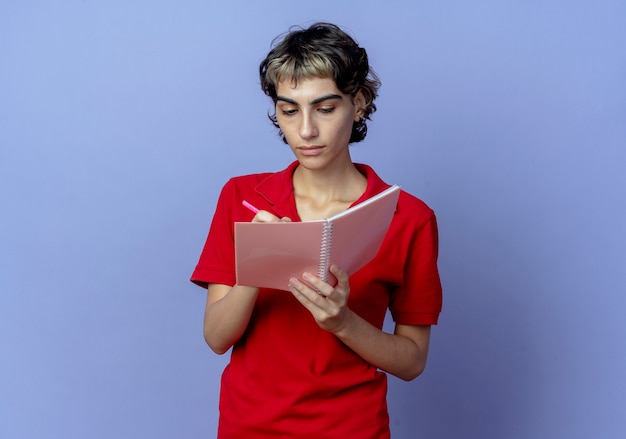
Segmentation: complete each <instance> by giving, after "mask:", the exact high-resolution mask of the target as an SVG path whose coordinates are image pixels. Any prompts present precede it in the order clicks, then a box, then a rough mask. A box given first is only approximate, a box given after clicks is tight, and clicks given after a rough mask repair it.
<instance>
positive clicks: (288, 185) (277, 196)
mask: <svg viewBox="0 0 626 439" xmlns="http://www.w3.org/2000/svg"><path fill="white" fill-rule="evenodd" d="M355 166H356V168H357V169H358V170H359V172H360V173H361V174H363V175H365V177H366V178H367V187H366V188H365V192H363V194H362V195H361V196H360V197H359V199H358V200H356V201H355V202H354V203H353V204H352V205H353V206H354V205H356V204H359V203H361V202H363V201H365V200H367V199H369V198H371V197H373V196H374V195H376V194H378V193H380V192H382V191H384V190H385V189H387V188H388V187H389V186H390V185H389V184H387V183H385V182H384V181H383V180H382V179H381V178H380V177H379V176H378V174H376V172H375V171H374V169H372V168H371V167H370V166H368V165H364V164H361V163H355ZM297 167H298V161H297V160H296V161H294V162H293V163H291V164H290V165H289V166H288V167H287V168H285V169H283V170H282V171H280V172H276V173H273V174H270V175H269V176H268V177H267V178H265V179H264V180H262V181H261V182H260V183H259V184H258V185H257V187H256V188H255V189H256V191H257V192H258V193H259V195H261V196H262V197H263V198H265V199H266V200H267V201H268V202H269V203H270V204H271V205H272V206H273V208H274V214H276V215H277V216H279V217H284V216H287V217H290V218H298V214H297V210H296V205H295V198H294V194H293V172H294V171H295V170H296V168H297Z"/></svg>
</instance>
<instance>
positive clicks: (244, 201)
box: [241, 200, 259, 213]
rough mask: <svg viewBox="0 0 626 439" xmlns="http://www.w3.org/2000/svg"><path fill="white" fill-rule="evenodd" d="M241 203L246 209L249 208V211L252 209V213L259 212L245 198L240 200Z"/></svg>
mask: <svg viewBox="0 0 626 439" xmlns="http://www.w3.org/2000/svg"><path fill="white" fill-rule="evenodd" d="M241 204H243V205H244V206H246V207H247V208H248V209H250V211H252V213H259V209H257V208H256V207H254V206H253V205H252V204H250V203H248V202H247V201H246V200H243V201H242V202H241Z"/></svg>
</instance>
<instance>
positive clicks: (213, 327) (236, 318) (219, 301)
mask: <svg viewBox="0 0 626 439" xmlns="http://www.w3.org/2000/svg"><path fill="white" fill-rule="evenodd" d="M252 221H254V222H272V221H286V222H287V221H291V220H290V219H289V218H287V217H284V218H278V217H277V216H275V215H273V214H271V213H270V212H267V211H265V210H259V211H257V213H256V215H255V216H254V218H253V219H252ZM258 294H259V289H258V288H256V287H249V286H243V285H235V286H232V287H231V286H230V285H223V284H209V286H208V288H207V301H206V308H205V311H204V325H203V333H204V340H205V341H206V342H207V344H208V345H209V347H210V348H211V349H212V350H213V351H214V352H215V353H217V354H223V353H225V352H226V351H227V350H228V349H230V348H231V347H232V346H233V345H234V344H235V343H236V342H237V340H239V338H240V337H241V336H242V335H243V333H244V331H245V330H246V328H247V327H248V322H249V321H250V316H251V315H252V310H253V309H254V304H255V302H256V298H257V296H258Z"/></svg>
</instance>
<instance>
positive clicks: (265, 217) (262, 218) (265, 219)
mask: <svg viewBox="0 0 626 439" xmlns="http://www.w3.org/2000/svg"><path fill="white" fill-rule="evenodd" d="M278 221H280V218H278V217H277V216H276V215H274V214H273V213H271V212H268V211H267V210H259V211H258V212H257V214H256V215H254V218H252V222H255V223H275V222H278Z"/></svg>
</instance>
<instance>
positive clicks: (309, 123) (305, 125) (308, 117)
mask: <svg viewBox="0 0 626 439" xmlns="http://www.w3.org/2000/svg"><path fill="white" fill-rule="evenodd" d="M317 134H318V133H317V125H316V123H315V118H314V116H313V115H312V114H311V113H308V112H304V113H303V114H302V120H301V122H300V137H302V138H303V139H313V138H315V137H317Z"/></svg>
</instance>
